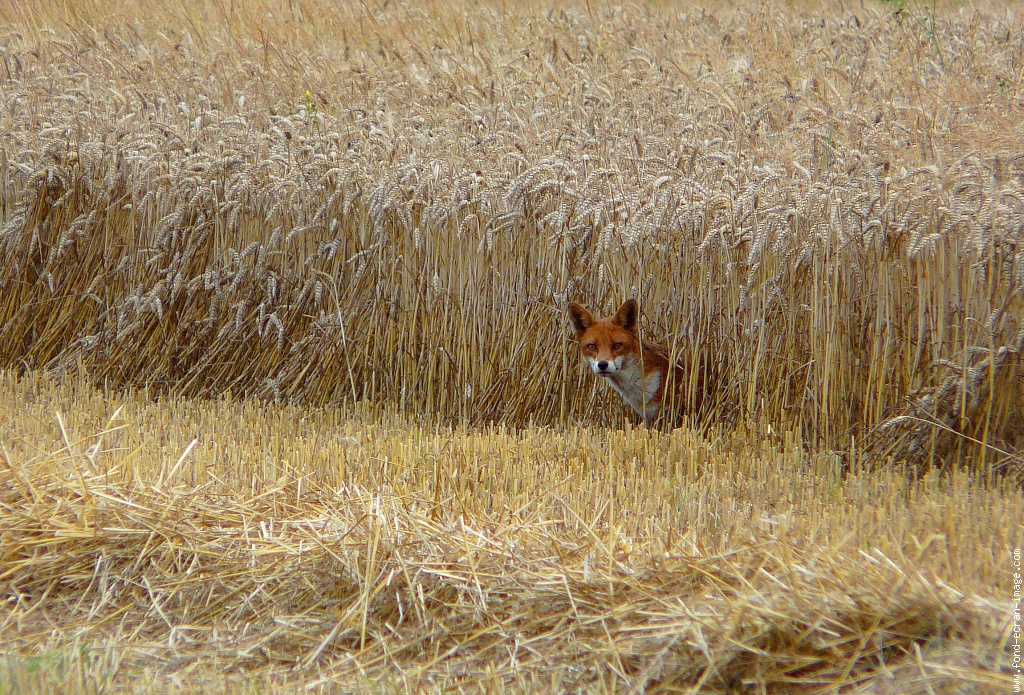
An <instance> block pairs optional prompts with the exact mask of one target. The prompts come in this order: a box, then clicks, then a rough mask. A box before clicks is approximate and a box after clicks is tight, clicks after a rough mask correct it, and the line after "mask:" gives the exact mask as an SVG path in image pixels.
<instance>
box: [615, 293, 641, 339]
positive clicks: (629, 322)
mask: <svg viewBox="0 0 1024 695" xmlns="http://www.w3.org/2000/svg"><path fill="white" fill-rule="evenodd" d="M639 316H640V308H639V307H638V306H637V304H636V300H635V299H627V300H626V301H625V302H624V303H623V304H622V306H620V307H619V310H618V311H616V312H615V323H616V324H618V325H619V326H622V328H623V329H624V330H627V331H629V332H630V333H636V320H637V317H639Z"/></svg>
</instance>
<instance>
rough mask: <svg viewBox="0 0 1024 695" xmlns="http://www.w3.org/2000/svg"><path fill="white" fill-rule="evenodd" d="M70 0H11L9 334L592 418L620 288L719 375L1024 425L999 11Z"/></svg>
mask: <svg viewBox="0 0 1024 695" xmlns="http://www.w3.org/2000/svg"><path fill="white" fill-rule="evenodd" d="M78 7H79V8H80V9H79V10H77V11H74V12H73V11H72V10H68V9H66V8H65V7H64V6H63V5H60V6H57V5H51V6H48V5H45V4H44V5H42V6H39V7H34V8H33V9H28V8H21V7H20V6H7V7H6V9H3V10H2V13H3V15H4V16H5V17H6V18H7V19H8V22H9V25H10V26H11V27H12V29H13V30H12V32H11V33H9V34H8V35H7V36H6V37H5V38H4V40H3V62H4V65H3V70H4V74H5V78H6V79H5V80H4V82H3V85H2V94H0V96H2V97H3V100H4V103H5V104H7V107H6V108H5V109H4V111H3V113H2V116H0V125H2V132H3V144H2V149H0V160H2V162H3V167H2V176H3V181H2V185H3V201H2V205H3V225H2V233H0V243H2V245H3V250H4V257H3V265H2V266H0V273H2V275H0V279H2V282H3V288H4V293H3V297H2V298H0V318H2V325H3V329H2V331H0V356H2V359H3V361H4V363H6V364H8V365H21V366H22V367H27V368H30V369H47V370H50V371H56V372H60V371H61V370H64V369H66V368H68V367H69V366H72V365H75V364H78V363H82V364H83V365H85V366H86V367H87V368H88V372H89V374H91V375H92V378H93V379H94V380H95V381H96V383H119V384H125V385H127V384H132V385H144V384H146V385H149V386H151V387H156V386H158V385H163V386H164V387H166V388H171V389H174V390H175V391H177V392H179V393H183V394H200V395H216V394H218V393H221V392H223V391H225V390H231V391H232V392H234V393H236V394H239V395H242V394H251V395H256V396H261V397H273V398H279V397H281V398H287V399H290V400H301V401H303V402H307V403H311V404H319V403H327V402H336V401H337V400H338V399H362V398H368V399H372V400H375V401H382V400H387V401H391V402H395V403H398V404H399V405H400V406H401V407H402V408H403V409H411V411H410V412H430V413H440V414H444V415H446V416H448V417H453V418H469V419H471V420H473V421H475V422H488V421H500V422H506V423H509V424H523V423H526V422H529V421H533V422H564V421H566V420H571V419H579V418H584V417H585V418H586V419H588V420H589V421H592V422H609V420H608V417H609V416H610V415H609V414H606V412H607V411H606V410H605V407H604V404H603V402H602V400H601V399H599V398H598V394H597V393H596V392H595V391H594V389H593V388H592V386H591V382H590V381H588V380H586V379H581V378H579V377H578V372H577V370H576V368H575V363H576V357H575V352H574V350H573V346H572V344H571V341H569V340H568V336H567V335H566V329H565V327H564V317H563V311H564V306H565V303H566V301H567V300H568V298H577V299H580V300H583V301H585V302H586V303H587V304H588V305H591V306H592V305H595V304H596V306H597V307H598V308H599V309H606V308H608V307H609V306H610V305H611V304H614V303H616V302H619V301H621V300H622V299H623V298H625V297H627V296H637V297H638V298H639V300H640V303H641V306H642V308H643V310H644V312H645V315H646V321H647V323H646V326H647V332H648V333H649V334H650V335H652V337H654V338H656V339H659V340H660V339H662V338H666V337H667V338H668V340H669V342H671V343H672V344H673V346H674V349H676V350H678V351H682V350H704V351H706V352H708V353H709V354H710V355H712V356H715V357H721V356H724V355H728V356H729V358H730V359H729V361H728V365H727V368H725V372H726V377H727V378H726V379H725V382H726V384H725V387H724V388H723V389H722V390H721V392H720V393H719V394H718V401H719V405H720V408H721V409H722V413H725V412H739V413H740V414H742V415H743V416H744V417H751V416H757V417H763V418H766V419H767V420H769V421H772V422H776V423H787V425H785V426H790V425H792V426H794V427H797V428H799V429H801V430H802V431H803V432H804V435H805V437H806V438H807V439H808V440H812V441H817V442H821V443H822V445H824V446H826V447H832V448H847V447H849V446H850V445H851V443H852V442H853V440H854V438H856V439H857V440H859V441H860V442H861V443H862V444H863V441H864V439H865V438H866V437H867V438H871V437H872V436H875V435H878V434H879V433H881V434H885V435H886V437H884V438H883V439H884V441H882V444H884V445H886V446H890V447H891V448H890V451H893V452H898V453H899V455H900V456H915V457H916V458H919V459H920V458H922V457H924V458H931V459H935V458H936V457H938V458H939V459H940V460H947V459H948V458H949V454H950V453H954V454H957V455H958V456H959V457H960V460H964V461H967V460H971V461H975V462H983V463H984V462H987V464H992V463H995V465H996V466H997V467H999V466H1003V467H1005V466H1006V465H1010V464H1012V463H1013V462H1014V461H1019V456H1017V455H1016V454H1013V453H1012V452H1013V451H1014V450H1015V447H1017V446H1018V444H1019V441H1018V433H1019V432H1020V431H1022V429H1024V422H1022V418H1021V411H1022V403H1021V397H1020V395H1019V394H1021V393H1024V388H1022V386H1024V384H1022V382H1021V370H1020V351H1021V343H1022V341H1024V325H1022V323H1021V319H1020V317H1021V315H1022V314H1024V293H1022V292H1021V287H1022V285H1021V282H1022V279H1021V278H1022V277H1024V275H1022V272H1021V270H1022V256H1021V245H1020V244H1021V234H1022V231H1021V230H1022V222H1021V220H1022V214H1021V206H1022V205H1024V195H1022V185H1021V184H1022V177H1024V159H1022V156H1024V155H1022V154H1021V151H1020V149H1019V143H1020V140H1021V136H1022V135H1024V132H1022V128H1021V119H1020V113H1021V109H1020V104H1021V100H1022V99H1024V95H1022V94H1021V90H1020V88H1019V82H1018V76H1019V74H1020V66H1021V56H1020V47H1019V46H1017V45H1016V44H1014V43H1013V42H1012V41H1009V40H1008V37H1012V36H1014V35H1016V32H1017V30H1018V29H1019V28H1020V23H1019V20H1018V19H1016V18H1015V15H1013V14H1012V13H1009V12H1008V11H1003V10H1000V9H998V8H991V9H984V10H982V9H973V10H970V11H968V10H966V9H963V10H960V11H959V12H952V11H950V12H946V13H941V14H940V16H939V18H938V19H936V20H934V21H933V23H932V24H930V25H929V24H928V21H931V20H930V19H929V18H927V17H923V16H921V15H920V14H916V15H915V14H912V13H910V14H908V13H896V14H894V13H891V12H888V11H887V10H886V9H885V8H884V6H867V7H865V8H864V9H860V10H857V11H854V12H846V13H840V14H836V15H811V14H805V13H801V12H797V11H793V10H788V11H787V10H782V9H775V8H768V7H764V8H760V9H756V10H755V9H750V10H743V9H739V10H729V11H723V12H720V13H709V12H707V11H706V10H704V9H689V10H685V11H683V10H672V9H669V8H663V9H659V10H655V9H653V8H644V7H639V6H638V7H632V8H604V9H595V8H591V7H589V6H580V7H577V8H575V9H573V10H569V9H563V10H559V11H551V12H544V13H539V12H536V11H534V10H532V9H530V8H528V7H521V6H517V5H513V6H511V7H506V8H504V9H503V11H500V12H499V11H498V10H497V9H496V8H488V7H487V6H483V7H479V8H476V9H473V10H469V9H468V8H460V7H459V6H454V7H448V6H433V7H429V8H428V9H424V8H423V7H422V6H419V5H402V4H389V5H388V6H387V7H386V8H380V9H377V10H372V11H371V10H368V9H366V8H364V7H363V6H359V7H334V6H327V5H321V4H320V3H294V4H292V5H289V6H288V7H290V8H291V9H287V8H285V7H284V6H281V7H278V6H277V5H275V4H274V3H267V4H265V5H263V4H258V3H256V4H247V5H246V7H244V8H243V7H236V6H234V5H232V6H231V8H225V7H222V6H221V5H220V4H218V3H209V4H203V3H199V4H196V5H190V7H189V8H188V9H182V10H177V11H175V10H167V9H162V10H159V11H156V10H154V9H153V8H150V7H148V6H147V5H146V4H145V3H139V4H133V3H127V4H126V5H119V6H118V7H119V8H120V9H119V10H118V13H117V17H118V18H121V17H125V18H131V19H130V21H127V23H126V24H123V23H120V22H119V23H116V24H115V23H112V20H111V18H110V17H111V15H110V13H111V11H112V8H113V5H107V4H105V3H104V2H93V3H91V4H89V5H85V6H78ZM68 13H71V14H68ZM282 13H283V16H282ZM926 20H928V21H926ZM51 26H52V27H54V28H52V29H51V28H48V27H51ZM929 26H930V27H932V29H933V31H930V32H929V31H925V28H927V27H929ZM723 367H725V365H723ZM524 375H530V376H531V378H529V379H524ZM944 384H945V385H946V386H947V387H946V388H944V387H943V385H944ZM618 413H619V409H618V408H615V409H613V410H612V411H611V415H614V416H615V417H616V418H620V417H621V415H619V414H618ZM899 416H903V419H899V420H892V418H894V417H899ZM908 417H912V418H913V419H912V420H908V419H907V418H908ZM615 421H619V422H621V420H615ZM886 422H888V423H889V425H890V426H889V427H888V428H886V429H884V430H879V429H878V426H879V425H880V424H882V423H886ZM951 433H952V434H951ZM890 435H891V436H890ZM978 440H980V441H984V442H985V443H986V445H987V446H981V447H979V446H978V445H976V444H975V443H974V442H975V441H978ZM954 449H956V451H953V450H954Z"/></svg>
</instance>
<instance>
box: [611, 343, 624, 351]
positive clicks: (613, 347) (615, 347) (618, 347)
mask: <svg viewBox="0 0 1024 695" xmlns="http://www.w3.org/2000/svg"><path fill="white" fill-rule="evenodd" d="M621 347H622V343H615V344H614V345H612V350H618V349H620V348H621Z"/></svg>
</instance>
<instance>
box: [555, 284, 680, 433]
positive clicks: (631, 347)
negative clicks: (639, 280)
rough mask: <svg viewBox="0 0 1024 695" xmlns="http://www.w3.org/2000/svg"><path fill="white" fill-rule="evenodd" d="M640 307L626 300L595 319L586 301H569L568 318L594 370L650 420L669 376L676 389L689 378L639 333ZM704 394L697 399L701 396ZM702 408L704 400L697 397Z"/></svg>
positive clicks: (664, 351) (657, 410) (662, 398)
mask: <svg viewBox="0 0 1024 695" xmlns="http://www.w3.org/2000/svg"><path fill="white" fill-rule="evenodd" d="M639 317H640V310H639V307H638V306H637V303H636V300H633V299H630V300H628V301H626V302H625V303H623V305H622V306H621V307H619V310H618V311H617V312H615V314H614V315H613V316H607V317H605V318H603V319H595V318H594V316H593V315H592V314H591V313H590V312H589V311H587V310H586V309H585V308H584V307H582V306H580V305H579V304H577V303H575V302H570V303H569V319H570V320H571V321H572V326H573V329H574V330H575V331H576V340H577V341H578V342H579V345H580V351H581V353H582V356H583V359H584V361H585V362H586V363H587V365H588V366H589V367H590V369H591V371H593V372H594V374H596V375H597V376H599V377H602V378H604V379H607V380H608V384H609V386H611V387H612V389H614V390H615V392H616V393H618V394H619V396H621V397H622V400H623V401H625V402H626V404H627V405H629V406H630V407H631V408H632V409H633V410H634V411H636V412H637V414H639V415H640V417H642V418H643V419H644V420H645V421H646V422H647V423H648V424H649V423H651V422H653V421H654V420H655V418H657V417H658V415H659V414H660V412H661V410H662V406H663V405H664V404H665V396H666V393H665V384H666V382H667V381H669V380H668V379H667V378H666V377H667V376H668V375H669V370H670V369H671V370H672V379H671V383H672V384H673V385H674V388H675V389H676V391H677V397H676V398H675V399H674V400H675V402H682V401H681V400H680V399H679V398H678V391H679V389H680V386H681V385H682V384H685V383H686V378H687V373H686V370H684V368H683V367H682V366H681V365H680V364H679V363H678V362H676V363H675V364H671V363H670V361H669V357H668V354H669V351H668V350H667V349H666V348H665V347H664V346H661V345H653V344H649V343H642V342H641V340H640V337H639V335H638V334H637V323H638V321H639ZM699 400H700V399H698V401H699ZM692 405H694V406H695V408H694V410H699V408H700V403H699V402H697V403H693V404H692Z"/></svg>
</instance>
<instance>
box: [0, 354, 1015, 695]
mask: <svg viewBox="0 0 1024 695" xmlns="http://www.w3.org/2000/svg"><path fill="white" fill-rule="evenodd" d="M0 379H2V381H0V408H2V409H3V410H2V412H6V413H14V414H15V416H14V418H13V419H12V420H10V421H8V422H7V424H4V425H0V439H2V441H3V443H4V447H3V449H2V459H3V460H2V461H0V510H2V516H0V524H2V526H0V557H2V558H3V564H2V565H0V568H2V571H0V582H2V584H0V586H3V593H2V594H0V595H2V596H3V597H4V599H5V600H4V601H3V602H2V603H0V635H3V639H2V640H0V643H2V644H0V646H2V651H3V654H4V656H3V657H2V658H0V684H4V687H5V689H7V688H11V687H13V688H14V689H15V690H31V691H33V692H38V691H41V690H50V691H52V692H67V691H68V690H77V691H85V692H96V691H98V690H107V689H113V688H118V689H120V688H124V689H128V690H132V691H136V692H137V691H141V690H157V691H163V690H166V689H175V690H176V689H178V688H179V687H182V688H187V689H190V690H197V691H210V690H227V691H239V692H252V690H253V689H257V690H259V691H261V692H294V691H305V692H308V691H312V692H337V691H339V690H341V691H351V692H393V691H403V692H454V691H457V690H459V689H461V690H462V691H463V692H488V693H493V692H502V691H505V692H681V691H682V692H737V691H740V692H808V693H813V692H835V691H836V689H837V688H844V689H846V690H844V692H845V691H851V692H900V693H922V694H924V693H930V692H953V691H954V689H956V688H959V689H961V690H960V691H964V692H969V691H971V689H974V690H976V691H984V692H998V691H1003V690H1006V689H1008V688H1010V687H1011V685H1010V683H1011V673H1010V669H1009V660H1010V657H1011V646H1012V641H1011V638H1010V627H1011V623H1010V622H1008V616H1009V609H1010V603H1009V600H1008V597H1009V596H1010V592H1011V586H1012V579H1011V572H1010V571H1009V569H1008V568H1009V567H1010V566H1011V562H1012V560H1011V557H1010V553H1011V548H1012V547H1013V546H1014V544H1016V545H1017V546H1018V547H1019V546H1020V545H1021V540H1024V537H1022V535H1021V533H1020V530H1021V529H1020V525H1019V520H1020V519H1021V517H1022V515H1024V499H1022V497H1021V496H1020V495H1019V493H1016V492H1014V491H1013V490H1011V489H1010V487H1009V486H1002V487H991V488H986V487H984V486H982V485H979V484H978V483H977V480H972V479H971V478H972V477H971V476H967V475H964V474H962V473H954V474H952V475H949V476H946V477H945V479H940V476H939V475H938V474H937V473H935V472H932V473H929V474H927V475H925V476H923V477H922V478H921V479H920V480H917V481H913V482H911V481H909V480H908V476H907V474H906V471H904V470H901V469H891V470H888V471H869V470H864V469H863V468H861V467H858V470H856V471H855V472H852V473H848V474H847V475H846V476H845V477H844V476H843V474H842V472H841V462H840V461H839V460H838V458H837V457H835V456H828V455H820V456H808V455H807V454H806V453H805V452H804V449H803V447H801V446H800V445H799V443H798V442H796V441H793V440H790V441H789V442H786V443H785V444H784V445H782V446H780V447H777V448H776V447H771V446H766V445H764V444H761V445H758V446H756V447H754V448H751V447H750V445H749V444H746V443H744V442H745V441H746V440H745V439H743V438H734V437H730V436H728V435H723V436H722V437H721V438H719V439H718V440H717V441H716V442H713V443H708V442H706V441H704V440H701V439H697V438H695V437H693V436H692V435H691V434H689V433H687V432H685V431H683V430H677V431H675V432H672V433H669V434H666V433H661V432H658V431H649V430H639V431H629V430H626V431H622V430H608V429H601V430H592V429H584V428H580V429H576V430H571V431H567V432H559V431H551V430H546V429H540V428H528V429H525V430H522V431H518V432H512V431H509V430H506V429H503V428H500V427H492V428H485V429H474V430H466V429H463V428H451V427H422V426H418V425H415V424H413V423H411V422H409V421H408V420H406V419H404V418H401V417H396V416H395V415H393V414H391V415H389V414H386V413H372V412H368V411H365V410H362V411H353V410H337V409H332V410H329V411H320V412H315V411H311V410H308V409H304V408H296V407H294V406H282V407H280V408H274V409H267V408H264V407H261V406H260V405H259V404H257V403H254V402H253V401H251V400H249V401H245V402H242V403H232V402H230V401H229V400H228V399H219V400H217V401H215V402H205V403H197V402H195V401H188V400H177V399H172V400H169V401H164V402H162V403H154V402H153V400H152V397H151V395H147V394H145V393H138V394H128V395H120V396H115V395H112V394H109V393H108V394H102V393H95V392H90V391H88V390H86V389H83V388H81V387H71V386H69V383H68V381H67V380H65V382H64V383H62V384H56V383H53V382H47V381H45V380H43V379H40V378H38V377H31V378H21V379H14V378H12V377H11V376H10V375H9V374H4V375H2V376H0ZM16 404H17V406H16ZM224 422H230V423H232V424H231V431H230V436H225V435H224V434H223V432H224V430H223V426H222V423H224ZM966 519H969V520H970V523H963V521H964V520H966Z"/></svg>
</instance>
